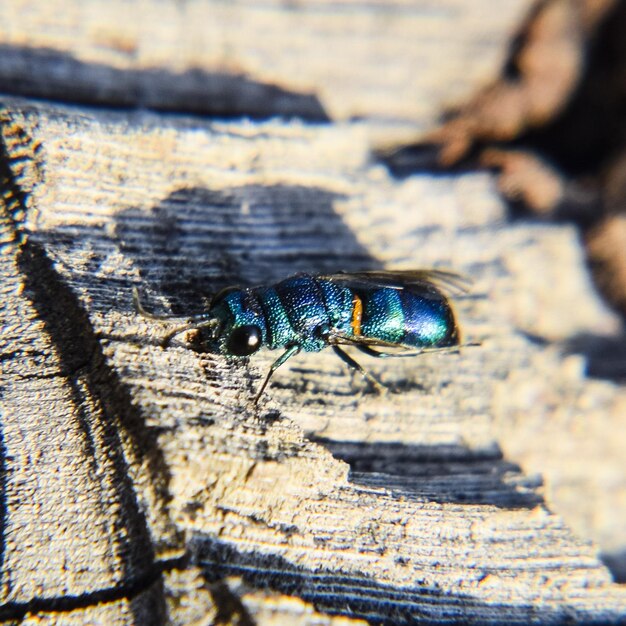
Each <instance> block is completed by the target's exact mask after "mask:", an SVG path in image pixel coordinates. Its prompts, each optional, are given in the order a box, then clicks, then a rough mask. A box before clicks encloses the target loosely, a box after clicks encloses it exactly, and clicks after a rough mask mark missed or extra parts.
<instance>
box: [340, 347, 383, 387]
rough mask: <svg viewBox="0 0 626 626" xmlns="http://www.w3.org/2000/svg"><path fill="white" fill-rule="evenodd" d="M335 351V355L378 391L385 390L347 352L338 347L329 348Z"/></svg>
mask: <svg viewBox="0 0 626 626" xmlns="http://www.w3.org/2000/svg"><path fill="white" fill-rule="evenodd" d="M331 347H332V349H333V350H334V351H335V354H336V355H337V356H338V357H339V358H340V359H341V360H342V361H343V362H344V363H345V364H346V365H347V366H348V367H351V368H352V369H355V370H357V371H358V372H360V373H361V374H362V376H363V377H364V378H366V379H367V380H369V381H370V382H371V383H372V384H373V385H374V387H376V389H378V391H384V390H385V389H386V387H385V385H383V384H382V383H381V382H380V381H379V380H378V379H377V378H376V377H375V376H373V375H372V374H370V373H369V372H368V371H367V370H366V369H365V368H364V367H363V366H362V365H361V364H360V363H357V361H355V360H354V359H353V358H352V357H351V356H350V355H349V354H348V353H347V352H344V351H343V350H342V349H341V348H340V347H339V346H331Z"/></svg>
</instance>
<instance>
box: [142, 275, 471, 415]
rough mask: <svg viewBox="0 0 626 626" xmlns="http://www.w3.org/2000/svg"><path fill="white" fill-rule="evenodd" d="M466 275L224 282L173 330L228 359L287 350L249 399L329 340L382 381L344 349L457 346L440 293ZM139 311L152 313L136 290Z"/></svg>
mask: <svg viewBox="0 0 626 626" xmlns="http://www.w3.org/2000/svg"><path fill="white" fill-rule="evenodd" d="M463 283H464V279H463V278H462V277H460V276H459V275H457V274H454V273H452V272H445V271H440V270H409V271H363V272H350V273H343V272H339V273H336V274H329V275H319V276H312V275H308V274H299V275H296V276H292V277H291V278H287V279H286V280H283V281H281V282H279V283H276V284H275V285H270V286H262V287H252V288H248V289H241V288H239V287H228V288H226V289H224V290H222V291H220V292H219V293H217V294H216V295H215V296H214V297H213V298H212V300H211V301H210V304H209V307H208V310H207V311H206V312H204V313H201V314H199V315H195V316H193V317H190V318H187V323H186V324H184V325H183V326H180V327H178V328H176V329H174V330H173V331H172V332H170V333H169V334H168V335H167V336H166V338H165V340H164V345H166V344H167V343H169V341H170V340H171V339H172V338H173V337H174V336H176V335H178V334H179V333H182V332H184V331H187V330H195V331H197V335H198V336H197V341H196V346H197V349H198V350H199V351H201V352H212V353H217V354H222V355H225V356H228V357H235V358H240V357H247V356H249V355H251V354H254V353H255V352H256V351H257V350H259V349H260V348H262V347H264V346H265V347H267V348H269V349H270V350H277V349H283V350H284V352H283V353H282V354H281V356H279V357H278V358H277V359H276V361H274V363H273V364H272V366H271V368H270V371H269V372H268V374H267V376H266V378H265V380H264V382H263V384H262V385H261V388H260V389H259V392H258V394H257V395H256V397H255V399H254V402H255V403H256V402H257V401H258V399H259V398H260V397H261V395H262V393H263V391H264V390H265V388H266V386H267V384H268V382H269V381H270V378H271V377H272V374H273V373H274V372H275V371H276V370H277V369H278V368H279V367H280V366H281V365H283V364H284V363H285V362H286V361H287V360H288V359H290V358H291V357H292V356H294V355H295V354H298V352H301V351H305V352H319V351H320V350H323V349H324V348H326V347H328V346H330V347H331V348H332V349H333V350H334V351H335V353H336V354H337V355H338V356H339V357H340V358H341V360H342V361H344V362H345V363H346V364H347V365H349V366H350V367H351V368H354V369H356V370H358V371H359V372H360V373H361V374H363V376H365V377H366V378H368V379H369V380H372V382H374V383H375V384H377V385H380V383H379V382H378V381H377V380H376V379H375V378H374V377H373V376H371V375H370V374H369V373H368V372H367V371H366V370H364V369H363V367H361V365H360V364H359V363H358V362H357V361H355V360H354V359H353V358H352V357H351V356H350V355H349V354H347V353H346V352H345V351H344V350H343V348H342V346H346V345H348V346H354V347H356V348H357V349H359V350H361V351H362V352H364V353H366V354H368V355H370V356H375V357H379V358H380V357H389V356H412V355H416V354H420V353H423V352H425V351H434V350H441V349H450V348H453V347H455V346H458V345H459V341H460V338H459V328H458V326H457V323H456V320H455V317H454V313H453V311H452V308H451V306H450V303H449V301H448V298H447V297H446V295H445V294H444V290H445V288H446V287H448V288H456V289H462V288H463V286H464V285H463ZM134 298H135V306H136V308H137V310H138V311H139V312H140V313H141V314H143V315H145V316H147V317H151V318H155V319H161V320H163V319H165V320H170V321H172V320H174V319H176V318H172V317H169V316H168V317H157V316H155V315H152V314H149V313H147V312H146V311H145V310H144V309H143V307H142V306H141V304H140V302H139V298H138V294H137V291H136V290H135V292H134Z"/></svg>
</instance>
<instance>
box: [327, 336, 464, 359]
mask: <svg viewBox="0 0 626 626" xmlns="http://www.w3.org/2000/svg"><path fill="white" fill-rule="evenodd" d="M328 340H329V343H330V344H331V345H333V344H339V345H344V346H354V347H356V348H359V349H361V350H363V352H365V353H367V354H370V355H371V356H389V357H392V356H393V357H396V356H417V355H419V354H427V353H429V352H458V351H459V348H460V347H461V346H460V345H459V344H454V345H450V346H440V347H427V346H425V347H423V348H416V347H415V346H409V345H406V344H402V343H391V342H389V341H384V340H382V339H376V338H373V337H364V336H363V335H357V336H354V335H342V334H340V333H334V334H331V335H330V336H329V337H328ZM467 345H471V344H467ZM377 348H379V349H381V350H382V353H383V354H381V353H377V352H376V349H377Z"/></svg>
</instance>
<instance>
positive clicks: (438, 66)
mask: <svg viewBox="0 0 626 626" xmlns="http://www.w3.org/2000/svg"><path fill="white" fill-rule="evenodd" d="M531 5H532V2H531V1H530V0H508V1H507V2H505V3H500V4H499V5H498V10H497V11H494V10H493V3H491V2H488V1H486V0H483V1H481V2H478V1H476V0H475V1H473V2H464V1H463V0H443V1H442V0H439V1H438V2H430V1H426V2H425V1H415V0H394V1H392V2H387V1H385V2H362V1H359V0H356V1H353V0H348V1H345V2H328V1H326V0H314V1H307V2H280V1H276V0H269V1H266V2H254V1H252V2H251V1H244V2H236V3H235V2H226V3H225V2H222V1H220V0H211V1H207V2H183V3H181V2H157V1H148V2H125V1H124V0H115V2H111V1H109V0H92V1H90V2H89V3H88V4H85V3H84V2H81V1H80V0H70V1H63V2H49V3H46V5H45V6H41V3H38V2H32V1H24V0H11V1H9V2H3V3H2V4H0V44H1V46H0V51H1V53H2V54H1V55H0V84H1V85H2V89H3V91H5V92H10V93H14V94H22V95H28V96H35V97H44V98H54V99H59V100H63V101H68V100H69V101H70V102H86V103H101V104H112V105H115V106H120V105H121V106H133V105H135V106H143V107H149V108H157V109H161V110H163V109H165V110H174V111H193V112H197V113H207V114H213V115H229V116H230V115H241V114H244V115H255V116H258V115H261V116H274V115H296V116H299V117H304V118H308V119H316V120H319V119H332V120H346V119H351V118H363V117H365V118H368V119H370V120H371V121H376V122H377V123H378V124H381V125H383V126H384V129H385V137H386V140H387V141H389V139H390V135H389V134H390V132H391V131H392V129H393V128H396V127H398V128H401V129H403V131H406V128H407V127H410V128H412V129H413V130H415V128H421V129H426V128H428V127H432V125H433V124H434V123H435V122H436V121H437V120H438V118H439V116H440V115H441V112H442V110H443V108H444V107H447V106H451V105H455V104H459V103H461V102H462V101H464V100H466V99H467V98H469V97H470V96H471V95H472V94H473V92H474V91H475V90H476V89H478V88H479V87H481V86H483V85H485V84H486V83H487V82H488V81H489V80H491V79H492V78H493V76H494V74H495V73H496V72H497V71H498V69H499V67H500V65H501V64H502V63H503V61H504V59H505V57H506V54H507V49H508V45H509V40H510V37H511V36H512V34H513V32H514V30H515V29H516V28H517V25H518V24H519V22H520V20H521V19H522V18H523V17H524V15H525V14H526V12H527V11H528V9H529V7H530V6H531ZM372 129H373V127H372ZM397 138H398V140H402V139H404V140H406V135H397Z"/></svg>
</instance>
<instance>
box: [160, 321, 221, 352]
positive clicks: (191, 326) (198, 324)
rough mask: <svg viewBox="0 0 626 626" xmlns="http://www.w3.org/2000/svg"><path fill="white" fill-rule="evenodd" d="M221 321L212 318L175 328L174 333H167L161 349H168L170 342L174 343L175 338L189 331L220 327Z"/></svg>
mask: <svg viewBox="0 0 626 626" xmlns="http://www.w3.org/2000/svg"><path fill="white" fill-rule="evenodd" d="M219 323H220V322H219V320H217V319H215V318H211V319H204V318H203V319H201V320H198V319H196V320H193V319H192V321H191V322H189V323H187V324H183V325H182V326H179V327H178V328H174V329H173V330H172V331H170V332H169V333H167V335H165V337H163V339H161V347H163V348H167V346H168V345H169V343H170V341H172V339H174V337H176V335H180V334H181V333H184V332H185V331H187V330H198V329H200V328H211V327H213V328H215V327H217V326H218V325H219Z"/></svg>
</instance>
